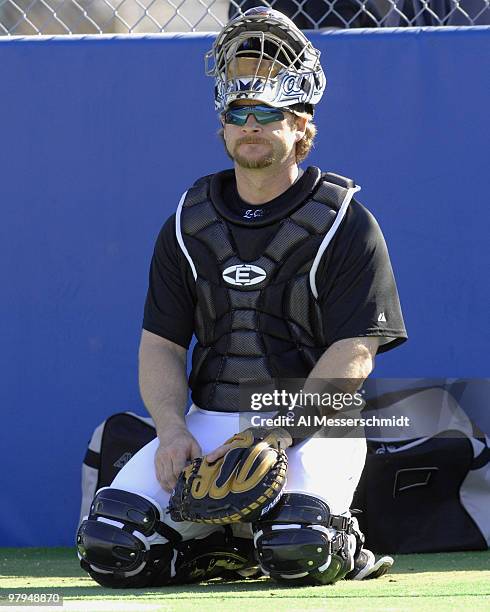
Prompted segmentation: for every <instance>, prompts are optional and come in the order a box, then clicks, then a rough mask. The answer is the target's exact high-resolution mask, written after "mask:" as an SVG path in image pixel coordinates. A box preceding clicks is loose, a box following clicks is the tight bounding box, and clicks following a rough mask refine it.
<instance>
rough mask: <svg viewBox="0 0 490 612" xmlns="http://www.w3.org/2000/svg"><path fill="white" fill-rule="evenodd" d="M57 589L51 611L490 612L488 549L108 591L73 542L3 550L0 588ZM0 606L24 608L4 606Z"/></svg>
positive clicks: (19, 590) (27, 591) (7, 590)
mask: <svg viewBox="0 0 490 612" xmlns="http://www.w3.org/2000/svg"><path fill="white" fill-rule="evenodd" d="M12 592H13V593H21V594H30V593H54V592H55V593H58V594H59V595H62V596H63V598H64V603H63V608H61V607H53V606H49V607H39V608H37V609H38V610H40V611H45V612H48V610H53V611H55V610H57V611H58V612H60V611H64V610H70V611H72V610H84V611H88V612H98V611H99V610H100V611H101V612H112V611H114V612H116V611H117V612H119V611H123V612H124V611H131V612H146V611H149V612H150V611H151V612H153V611H157V610H162V611H170V612H173V611H174V610H178V611H180V610H202V611H203V612H208V611H213V612H217V611H220V612H221V611H227V612H228V611H232V612H248V611H251V610H253V611H254V612H265V611H266V610H267V611H271V612H276V611H277V612H283V611H284V612H285V611H297V610H310V611H311V610H332V611H337V610H339V611H344V610H350V611H355V612H358V611H359V612H362V611H364V610H367V611H370V610H376V611H378V612H382V611H383V612H384V611H386V612H388V611H389V612H398V611H399V612H407V611H409V612H410V611H412V610H417V611H420V610H421V611H431V612H432V611H434V610H444V611H447V612H453V611H454V610H465V611H466V612H473V611H475V610H486V611H490V551H489V552H464V553H448V554H433V555H400V556H398V557H397V559H396V563H395V566H394V567H393V569H392V571H391V573H389V574H387V575H386V576H383V577H382V578H380V579H378V580H370V581H365V582H352V581H342V582H338V583H337V584H335V585H332V586H326V587H296V588H287V587H281V586H278V585H276V584H274V583H273V582H271V581H270V580H268V579H266V578H261V579H259V580H240V581H236V582H223V581H219V580H213V581H210V582H207V583H201V584H196V585H190V586H183V587H171V588H159V589H151V590H150V589H148V590H146V589H138V590H110V589H103V588H101V587H99V586H98V585H97V584H95V583H94V582H93V581H92V580H91V579H90V578H89V577H88V576H87V575H86V574H85V573H84V572H82V571H81V570H80V568H79V566H78V561H77V558H76V555H75V552H74V550H73V549H67V548H21V549H18V548H15V549H14V548H3V549H0V595H2V596H3V598H5V595H6V594H7V593H12ZM0 609H1V610H21V609H22V610H28V609H31V610H32V609H33V606H31V607H30V608H28V607H24V606H22V607H20V606H15V607H12V606H7V607H5V608H4V607H3V606H2V605H1V604H0Z"/></svg>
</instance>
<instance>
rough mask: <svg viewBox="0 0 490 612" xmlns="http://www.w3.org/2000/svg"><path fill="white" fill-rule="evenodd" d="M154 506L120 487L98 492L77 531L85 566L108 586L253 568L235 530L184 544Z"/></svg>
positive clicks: (196, 578) (150, 583)
mask: <svg viewBox="0 0 490 612" xmlns="http://www.w3.org/2000/svg"><path fill="white" fill-rule="evenodd" d="M162 516H163V513H162V510H161V508H160V507H159V506H158V504H157V503H156V502H151V501H149V500H148V499H146V498H144V497H142V496H140V495H136V494H134V493H128V492H127V491H122V490H119V489H111V488H106V489H102V490H100V491H99V492H98V493H97V495H96V496H95V499H94V501H93V503H92V506H91V510H90V515H89V517H88V519H87V520H85V521H84V522H83V523H82V524H81V525H80V528H79V530H78V534H77V548H78V555H79V558H80V564H81V566H82V568H83V569H84V570H85V571H87V572H88V573H89V574H90V576H91V577H92V578H93V579H94V580H95V581H96V582H98V583H99V584H100V585H102V586H104V587H111V588H144V587H148V586H164V585H169V584H182V583H188V582H195V581H200V580H207V579H210V578H214V577H216V576H219V575H221V574H222V573H223V572H226V571H230V570H238V569H242V568H244V567H248V566H249V565H250V559H251V558H253V545H252V543H251V542H250V541H246V540H242V539H240V538H232V535H231V530H229V529H225V528H222V527H220V528H219V531H216V532H214V533H211V534H210V535H209V536H207V537H205V538H200V539H195V540H189V541H186V542H182V540H181V536H180V534H179V533H178V532H177V531H175V530H174V529H172V528H171V527H169V526H168V525H166V524H165V523H163V522H162V521H161V519H162Z"/></svg>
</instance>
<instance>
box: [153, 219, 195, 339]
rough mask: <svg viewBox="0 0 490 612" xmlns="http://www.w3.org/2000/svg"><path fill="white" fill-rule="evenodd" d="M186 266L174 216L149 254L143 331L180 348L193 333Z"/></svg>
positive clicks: (191, 306) (192, 311)
mask: <svg viewBox="0 0 490 612" xmlns="http://www.w3.org/2000/svg"><path fill="white" fill-rule="evenodd" d="M190 276H191V273H190V269H189V265H188V263H187V261H186V260H185V257H184V255H183V253H182V252H181V250H180V248H179V245H178V243H177V238H176V235H175V215H172V216H171V217H170V218H169V219H168V220H167V222H166V223H165V225H164V226H163V228H162V229H161V231H160V233H159V235H158V238H157V241H156V244H155V249H154V251H153V257H152V260H151V265H150V278H149V286H148V293H147V296H146V303H145V311H144V318H143V328H144V329H146V330H147V331H150V332H152V333H154V334H157V335H158V336H162V337H163V338H166V339H167V340H170V341H171V342H175V343H176V344H179V345H180V346H182V347H184V348H186V349H187V348H188V347H189V344H190V341H191V338H192V334H193V331H194V297H193V292H192V279H191V278H190Z"/></svg>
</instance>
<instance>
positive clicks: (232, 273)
mask: <svg viewBox="0 0 490 612" xmlns="http://www.w3.org/2000/svg"><path fill="white" fill-rule="evenodd" d="M266 277H267V272H266V271H265V270H263V269H262V268H259V267H258V266H252V265H249V264H239V265H238V266H230V267H229V268H226V270H225V271H224V272H223V278H224V280H225V281H226V282H227V283H229V284H230V285H239V286H241V287H243V286H249V285H257V284H258V283H261V282H262V281H263V280H265V279H266Z"/></svg>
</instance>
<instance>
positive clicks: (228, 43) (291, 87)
mask: <svg viewBox="0 0 490 612" xmlns="http://www.w3.org/2000/svg"><path fill="white" fill-rule="evenodd" d="M205 61H206V74H207V75H208V76H212V77H214V79H215V106H216V110H217V111H219V112H224V111H225V110H226V109H227V108H228V106H229V105H230V104H231V103H232V102H234V101H235V100H238V99H240V98H247V99H252V100H257V101H259V102H264V103H266V104H270V105H271V106H275V107H284V106H288V107H291V106H292V105H295V104H302V105H306V109H307V110H312V109H313V106H314V105H315V104H317V103H318V102H319V101H320V98H321V97H322V95H323V91H324V90H325V87H326V79H325V74H324V72H323V69H322V66H321V64H320V51H318V49H315V48H314V47H313V45H312V44H311V42H310V41H309V40H308V39H307V38H306V36H305V35H304V34H303V33H302V32H301V30H299V29H298V28H297V27H296V26H295V24H294V23H293V22H292V21H291V20H290V19H289V18H288V17H286V16H285V15H283V14H282V13H280V12H279V11H276V10H274V9H271V8H269V7H266V6H258V7H255V8H251V9H249V10H248V11H245V13H243V15H240V16H239V17H236V18H235V19H232V20H231V21H230V22H229V23H228V24H227V25H226V26H225V27H224V28H223V29H222V30H221V32H220V33H219V34H218V36H217V37H216V40H215V42H214V44H213V47H212V48H211V50H210V51H208V53H207V54H206V57H205Z"/></svg>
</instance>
